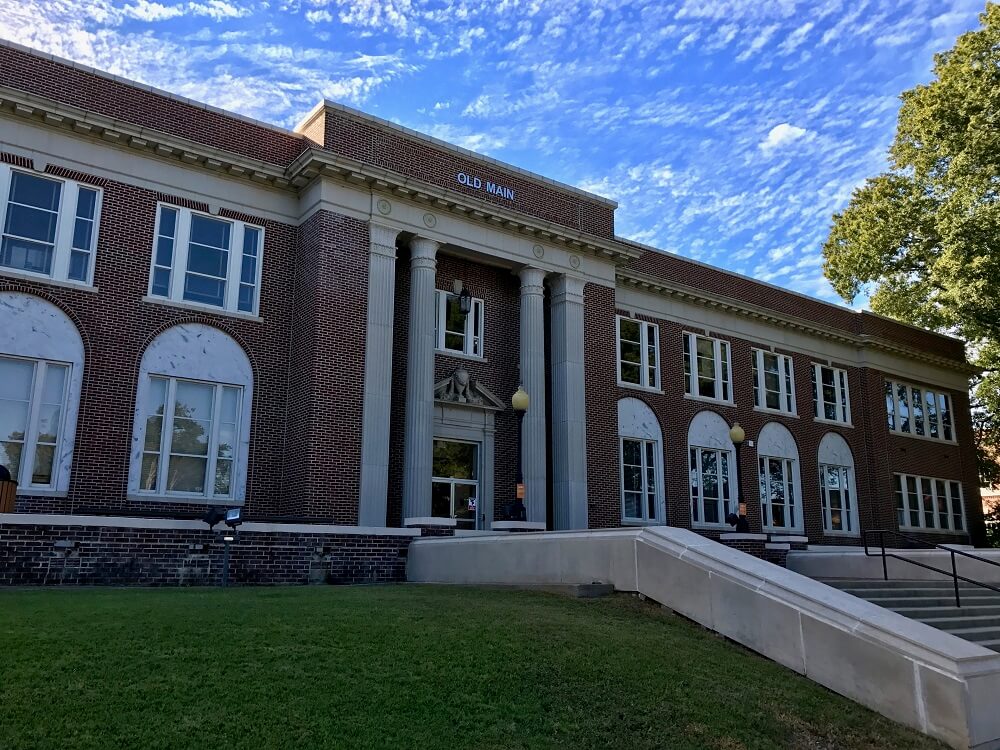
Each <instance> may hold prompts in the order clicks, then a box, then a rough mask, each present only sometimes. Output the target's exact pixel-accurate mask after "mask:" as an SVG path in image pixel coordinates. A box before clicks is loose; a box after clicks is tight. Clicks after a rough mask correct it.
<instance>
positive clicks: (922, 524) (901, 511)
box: [892, 472, 969, 534]
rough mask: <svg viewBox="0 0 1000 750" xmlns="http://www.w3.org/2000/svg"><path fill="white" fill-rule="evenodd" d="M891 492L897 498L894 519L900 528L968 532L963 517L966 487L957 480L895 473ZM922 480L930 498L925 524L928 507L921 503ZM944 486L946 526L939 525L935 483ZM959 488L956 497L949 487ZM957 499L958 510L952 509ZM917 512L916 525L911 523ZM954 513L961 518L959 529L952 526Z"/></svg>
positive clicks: (922, 496) (941, 532)
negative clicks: (929, 515)
mask: <svg viewBox="0 0 1000 750" xmlns="http://www.w3.org/2000/svg"><path fill="white" fill-rule="evenodd" d="M892 477H893V479H892V481H893V495H894V497H895V499H896V521H897V523H898V524H899V528H901V529H906V530H908V531H926V532H934V533H940V534H968V529H969V525H968V519H967V518H966V517H965V490H964V489H963V488H962V482H961V481H960V480H958V479H944V478H942V477H924V476H918V475H916V474H902V473H898V472H897V473H894V474H893V475H892ZM911 479H912V480H913V482H914V485H915V488H914V489H913V490H911V488H910V483H909V480H911ZM924 482H929V487H930V490H931V492H930V497H931V508H930V511H929V512H930V514H931V523H930V525H928V523H927V513H928V508H926V507H925V506H924V497H925V492H924V487H925V485H924ZM939 483H940V484H941V485H943V486H944V490H945V502H946V504H947V507H948V513H947V517H948V525H947V526H946V527H943V526H941V517H940V512H939V511H938V507H937V501H938V490H939V489H940V488H939V487H938V484H939ZM955 487H957V488H958V496H957V497H955V496H954V495H953V494H952V490H953V489H954V488H955ZM956 501H957V502H958V507H959V509H960V512H959V513H956V512H955V502H956ZM914 512H915V513H916V514H917V524H916V525H914V524H913V517H912V513H914ZM955 516H960V517H961V519H962V528H960V529H958V528H955Z"/></svg>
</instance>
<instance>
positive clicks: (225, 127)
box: [0, 44, 307, 164]
mask: <svg viewBox="0 0 1000 750" xmlns="http://www.w3.org/2000/svg"><path fill="white" fill-rule="evenodd" d="M0 83H2V84H3V85H5V86H10V87H12V88H15V89H20V90H21V91H27V92H29V93H32V94H37V95H39V96H44V97H47V98H49V99H54V100H56V101H59V102H63V103H65V104H71V105H73V106H75V107H80V108H81V109H86V110H89V111H91V112H96V113H98V114H102V115H107V116H108V117H114V118H115V119H118V120H121V121H122V122H127V123H130V124H132V125H138V126H141V127H144V128H151V129H153V130H156V131H159V132H163V133H170V134H171V135H176V136H180V137H182V138H188V139H190V140H192V141H195V142H196V143H204V144H206V145H208V146H213V147H215V148H219V149H224V150H226V151H231V152H233V153H236V154H240V155H242V156H246V157H248V158H251V159H260V160H262V161H266V162H271V163H274V164H288V163H290V162H291V161H292V160H293V159H294V158H295V157H296V156H298V155H299V154H300V153H301V152H302V151H303V150H304V149H305V148H306V145H307V144H306V142H305V140H304V139H302V138H299V137H298V136H296V135H294V134H292V133H282V132H281V131H279V130H277V129H272V128H268V127H264V126H263V125H256V124H254V123H252V122H249V121H247V120H244V119H243V118H240V117H236V116H232V115H226V114H222V113H221V112H216V111H214V110H209V109H206V108H205V107H203V106H199V105H198V104H195V103H190V102H182V101H177V100H176V99H172V98H170V97H167V96H164V95H163V94H157V93H154V92H152V91H148V90H146V89H143V88H139V87H137V86H134V85H130V84H128V83H125V82H123V81H119V80H115V79H112V78H109V77H106V76H104V75H100V74H98V73H92V72H89V71H85V70H80V69H79V68H75V67H73V66H70V65H66V64H64V63H60V62H56V61H54V60H50V59H47V58H45V57H42V56H40V55H36V54H31V53H30V52H26V51H24V50H20V49H14V48H13V47H9V46H7V45H4V44H0Z"/></svg>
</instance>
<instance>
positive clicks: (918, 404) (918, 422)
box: [910, 388, 924, 435]
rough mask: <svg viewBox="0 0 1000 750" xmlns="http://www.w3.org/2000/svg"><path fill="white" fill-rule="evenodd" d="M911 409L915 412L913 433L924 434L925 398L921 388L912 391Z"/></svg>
mask: <svg viewBox="0 0 1000 750" xmlns="http://www.w3.org/2000/svg"><path fill="white" fill-rule="evenodd" d="M910 407H911V410H912V412H913V433H914V434H915V435H923V434H924V396H923V394H922V393H921V392H920V389H919V388H913V389H912V390H911V391H910Z"/></svg>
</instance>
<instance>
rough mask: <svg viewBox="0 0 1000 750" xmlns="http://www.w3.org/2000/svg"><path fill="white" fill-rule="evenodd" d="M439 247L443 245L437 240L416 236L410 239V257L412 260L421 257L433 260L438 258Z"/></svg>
mask: <svg viewBox="0 0 1000 750" xmlns="http://www.w3.org/2000/svg"><path fill="white" fill-rule="evenodd" d="M439 247H441V243H440V242H438V241H437V240H429V239H427V238H426V237H414V238H413V239H412V240H410V258H411V260H417V259H418V258H420V259H422V260H431V261H433V260H435V259H436V258H437V251H438V248H439Z"/></svg>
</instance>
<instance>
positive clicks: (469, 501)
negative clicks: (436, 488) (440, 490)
mask: <svg viewBox="0 0 1000 750" xmlns="http://www.w3.org/2000/svg"><path fill="white" fill-rule="evenodd" d="M477 490H478V486H477V485H475V484H458V483H456V484H455V506H454V507H455V518H456V519H458V523H459V525H460V526H462V527H464V528H475V525H476V506H477V504H478V502H477V501H478V498H477V496H476V495H477Z"/></svg>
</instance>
